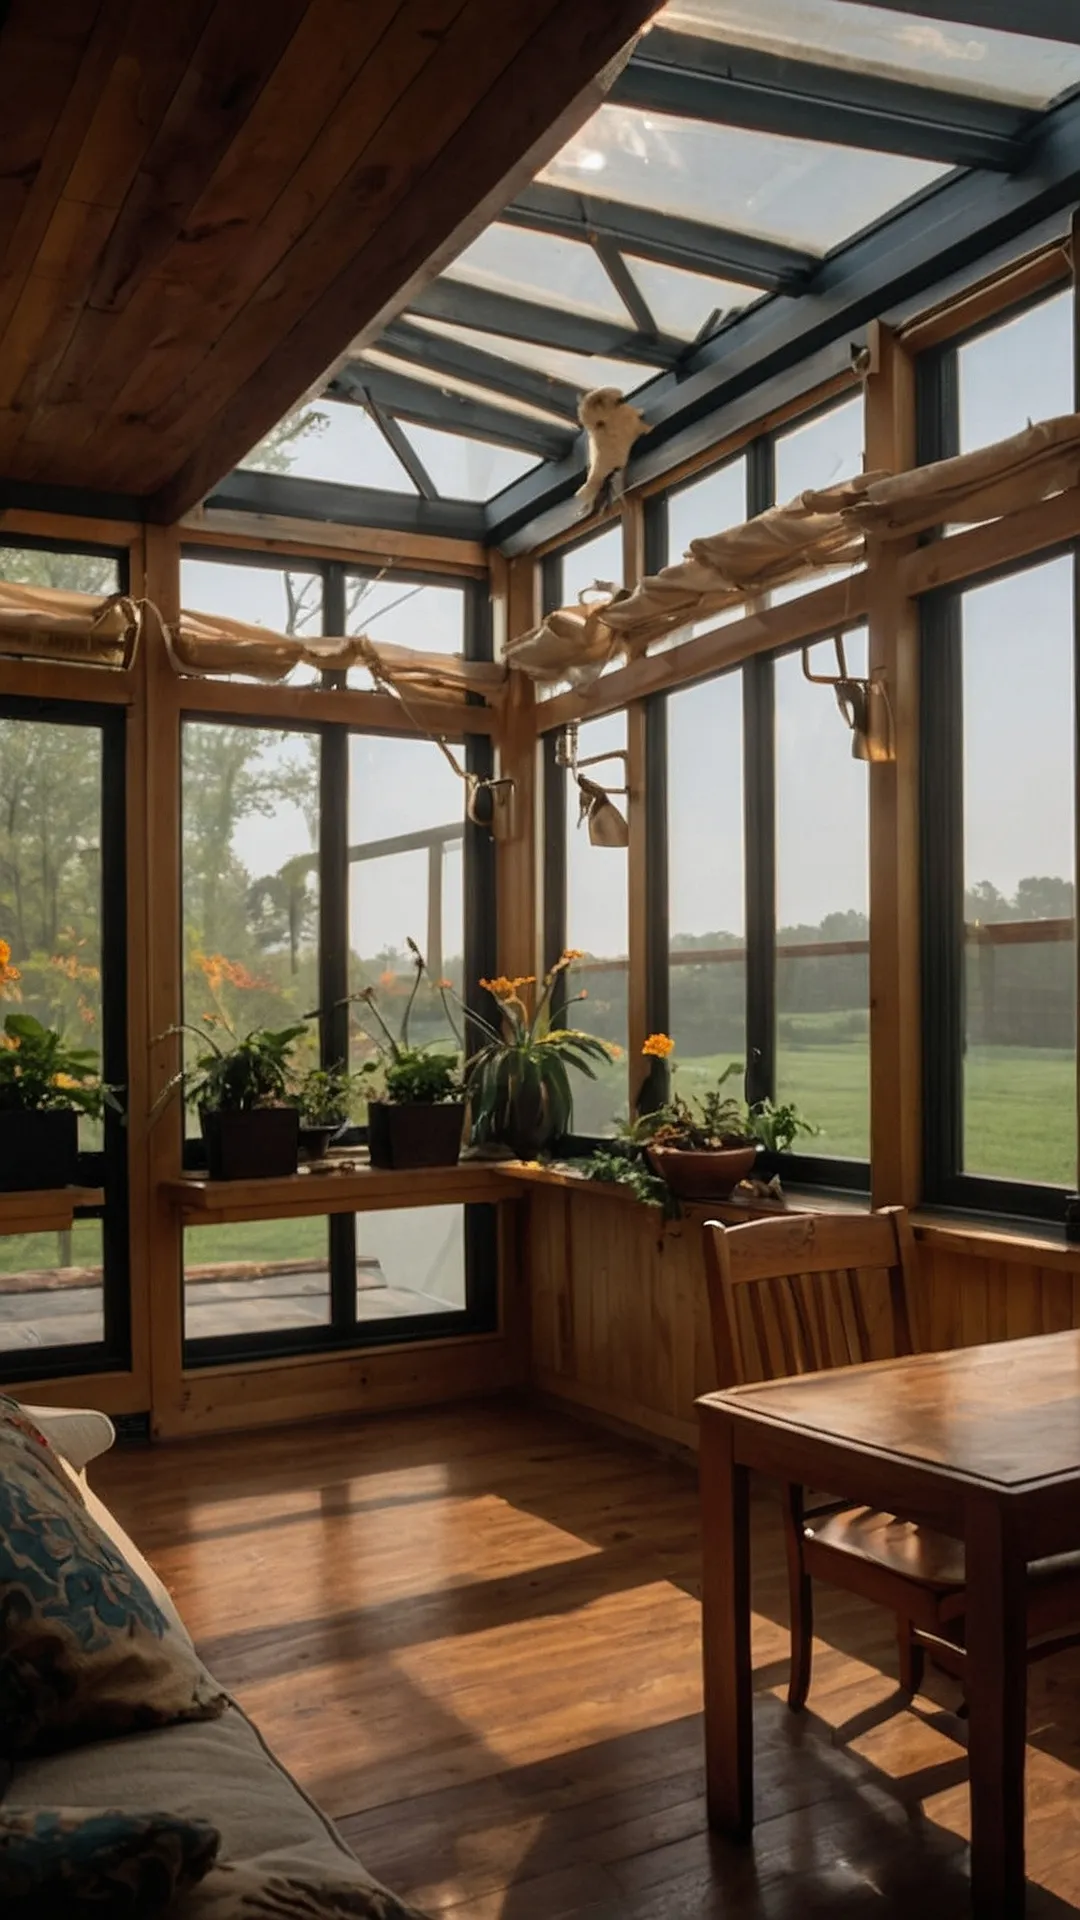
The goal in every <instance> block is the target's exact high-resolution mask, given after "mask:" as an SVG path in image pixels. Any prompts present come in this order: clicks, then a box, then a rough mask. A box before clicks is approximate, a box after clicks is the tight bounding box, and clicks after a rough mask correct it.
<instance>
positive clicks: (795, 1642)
mask: <svg viewBox="0 0 1080 1920" xmlns="http://www.w3.org/2000/svg"><path fill="white" fill-rule="evenodd" d="M784 1545H785V1548H786V1550H787V1563H788V1597H789V1603H790V1608H791V1675H790V1679H789V1681H788V1706H789V1707H790V1709H791V1711H792V1713H800V1712H801V1711H802V1709H803V1707H805V1705H806V1696H807V1694H808V1693H809V1691H810V1667H811V1661H812V1659H813V1651H814V1599H813V1590H812V1588H811V1585H810V1575H809V1574H808V1573H807V1571H806V1568H805V1567H804V1565H803V1553H802V1545H803V1490H802V1488H801V1487H787V1488H786V1489H785V1501H784Z"/></svg>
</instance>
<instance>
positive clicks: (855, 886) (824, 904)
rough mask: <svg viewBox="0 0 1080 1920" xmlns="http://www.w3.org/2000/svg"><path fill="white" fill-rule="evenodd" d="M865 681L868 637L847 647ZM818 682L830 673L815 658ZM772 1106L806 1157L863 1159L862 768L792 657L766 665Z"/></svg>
mask: <svg viewBox="0 0 1080 1920" xmlns="http://www.w3.org/2000/svg"><path fill="white" fill-rule="evenodd" d="M844 649H845V656H846V661H847V667H848V671H849V672H850V673H852V674H853V675H855V676H856V677H865V675H866V671H867V664H866V649H867V636H866V633H865V630H862V631H859V632H855V633H848V634H846V635H845V636H844ZM811 666H812V668H813V670H814V671H815V672H826V673H827V672H833V671H835V666H834V658H833V654H832V649H831V648H829V647H821V648H817V649H814V650H813V652H812V655H811ZM774 671H775V700H776V922H777V925H776V941H777V951H776V1098H777V1100H778V1101H780V1102H782V1103H783V1102H786V1101H789V1100H793V1101H794V1102H795V1104H796V1105H797V1106H798V1107H799V1108H801V1110H802V1112H803V1113H805V1114H808V1115H809V1116H811V1118H812V1119H813V1121H814V1123H815V1125H817V1126H819V1127H820V1128H821V1133H820V1135H819V1137H818V1139H817V1140H816V1141H815V1142H814V1143H813V1150H814V1151H815V1152H816V1153H818V1154H820V1155H823V1156H825V1157H828V1158H841V1159H851V1160H866V1159H868V1158H869V1153H870V975H869V968H870V958H869V955H870V918H869V913H870V900H869V866H868V846H867V828H868V816H867V769H866V766H865V765H864V763H863V762H862V761H859V760H855V759H853V758H852V753H851V744H850V735H849V734H848V732H847V730H846V728H845V727H844V725H843V723H842V720H841V718H840V715H839V714H838V712H837V709H836V703H835V700H834V699H833V697H832V694H831V692H830V690H829V689H828V688H827V687H821V686H815V685H813V684H812V683H811V682H810V681H809V680H807V679H806V677H805V675H804V673H803V670H802V655H801V652H800V653H790V654H786V655H785V656H784V657H783V658H782V659H780V660H778V661H777V662H776V665H775V670H774Z"/></svg>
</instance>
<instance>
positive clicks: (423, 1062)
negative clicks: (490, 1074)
mask: <svg viewBox="0 0 1080 1920" xmlns="http://www.w3.org/2000/svg"><path fill="white" fill-rule="evenodd" d="M406 945H407V946H408V949H409V952H410V953H411V954H412V956H413V981H412V986H411V988H410V990H409V995H408V998H407V999H406V1002H405V1006H404V1009H403V1012H402V1015H401V1026H400V1029H399V1031H398V1032H397V1033H394V1031H393V1030H392V1028H391V1026H390V1024H389V1022H388V1021H387V1019H386V1018H385V1016H384V1014H383V1012H382V1009H381V1007H380V1006H379V997H378V990H377V988H375V987H361V988H360V990H359V992H358V993H350V994H349V996H348V998H347V999H346V1000H343V1001H340V1002H339V1003H338V1004H339V1005H341V1006H355V1007H362V1008H363V1009H364V1010H365V1013H366V1016H367V1018H366V1020H365V1018H364V1015H363V1014H361V1015H360V1016H358V1017H359V1019H360V1024H361V1026H362V1027H363V1030H364V1032H365V1033H366V1034H367V1036H368V1039H369V1040H371V1041H373V1042H374V1044H375V1046H376V1048H377V1049H378V1057H377V1058H376V1059H374V1060H366V1061H365V1062H364V1064H363V1066H362V1067H360V1069H359V1076H362V1077H363V1078H365V1079H368V1080H371V1079H373V1078H374V1076H376V1075H381V1076H382V1093H383V1097H384V1098H385V1099H387V1100H389V1101H390V1102H391V1103H392V1104H393V1105H395V1106H405V1105H412V1104H424V1105H430V1104H441V1103H443V1102H446V1101H451V1100H461V1099H462V1098H463V1094H464V1089H463V1087H462V1083H461V1066H460V1056H459V1054H457V1053H448V1052H447V1050H446V1048H445V1047H442V1046H439V1045H438V1044H435V1045H430V1046H422V1047H414V1046H412V1045H411V1043H410V1040H409V1021H410V1019H411V1018H412V1012H413V1008H414V1007H415V1005H416V997H417V995H418V993H419V992H420V988H421V986H422V985H423V984H424V980H425V978H426V975H427V964H426V962H425V960H424V956H423V954H422V953H421V952H420V949H419V947H418V946H417V944H416V941H415V940H412V939H410V940H407V941H406ZM437 985H438V989H439V991H441V992H442V994H443V1003H444V1005H445V1000H446V992H447V991H448V990H449V987H450V982H449V981H448V980H441V981H439V982H438V983H437ZM316 1017H317V1016H316V1015H315V1014H309V1015H308V1018H309V1019H315V1018H316ZM450 1025H451V1031H455V1029H454V1023H453V1020H451V1022H450ZM369 1097H370V1095H369Z"/></svg>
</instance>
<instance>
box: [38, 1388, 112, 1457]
mask: <svg viewBox="0 0 1080 1920" xmlns="http://www.w3.org/2000/svg"><path fill="white" fill-rule="evenodd" d="M21 1404H22V1408H23V1412H24V1413H25V1414H26V1415H27V1416H28V1417H29V1419H31V1420H33V1422H34V1424H35V1425H36V1426H38V1427H40V1428H41V1431H42V1433H43V1434H44V1435H45V1438H46V1440H48V1441H49V1443H50V1445H51V1446H54V1447H55V1448H56V1451H57V1453H59V1454H62V1455H63V1457H64V1459H65V1460H66V1461H67V1462H68V1464H69V1466H72V1467H74V1469H75V1471H76V1473H81V1472H82V1471H83V1468H84V1467H86V1466H88V1465H89V1463H90V1461H91V1460H96V1459H97V1457H98V1455H99V1454H101V1453H108V1451H109V1448H110V1447H111V1446H112V1443H113V1441H114V1440H115V1439H116V1428H115V1427H114V1426H113V1423H112V1421H111V1420H110V1419H109V1416H108V1414H107V1413H98V1412H97V1411H96V1409H95V1408H93V1407H31V1406H28V1405H27V1403H26V1402H25V1401H23V1402H22V1403H21Z"/></svg>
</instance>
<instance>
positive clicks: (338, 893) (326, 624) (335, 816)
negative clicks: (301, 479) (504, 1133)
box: [319, 562, 356, 1337]
mask: <svg viewBox="0 0 1080 1920" xmlns="http://www.w3.org/2000/svg"><path fill="white" fill-rule="evenodd" d="M322 630H323V633H324V634H340V633H344V631H345V569H344V567H342V566H340V565H338V564H337V563H336V562H333V563H331V564H330V565H328V566H327V567H326V568H325V570H324V573H323V605H322ZM331 679H332V680H333V683H334V684H335V685H337V684H344V681H345V675H344V674H341V675H336V674H335V675H333V676H330V675H325V676H324V680H325V681H327V682H329V681H330V680H331ZM348 991H349V735H348V731H347V729H346V728H345V727H339V726H328V727H324V728H323V731H322V738H321V741H320V748H319V1006H320V1008H321V1010H322V1017H321V1019H320V1021H319V1053H320V1058H321V1061H322V1064H323V1066H324V1067H333V1066H338V1065H345V1066H347V1065H348V1061H349V1009H348V1007H347V1006H346V1005H345V1004H344V1002H345V1000H346V997H347V995H348ZM327 1233H328V1240H329V1258H330V1321H331V1325H332V1327H333V1329H334V1331H335V1333H336V1334H337V1335H338V1336H339V1337H346V1336H348V1335H349V1334H351V1333H353V1332H354V1331H355V1327H356V1220H355V1217H354V1215H352V1214H351V1213H335V1214H331V1215H330V1216H329V1217H328V1219H327Z"/></svg>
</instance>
